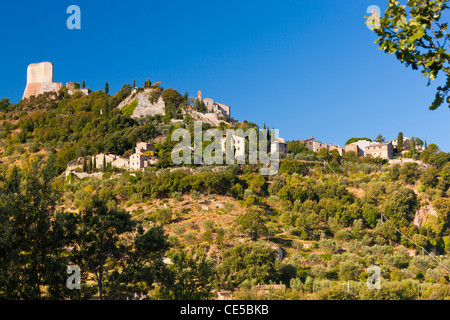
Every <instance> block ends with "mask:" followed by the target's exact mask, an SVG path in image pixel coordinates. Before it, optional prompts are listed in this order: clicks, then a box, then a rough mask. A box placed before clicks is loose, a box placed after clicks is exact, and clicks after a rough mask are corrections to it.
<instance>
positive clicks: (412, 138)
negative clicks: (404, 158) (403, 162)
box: [411, 137, 416, 155]
mask: <svg viewBox="0 0 450 320" xmlns="http://www.w3.org/2000/svg"><path fill="white" fill-rule="evenodd" d="M411 154H412V155H415V154H416V140H415V139H414V137H411Z"/></svg>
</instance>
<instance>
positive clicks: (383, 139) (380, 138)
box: [375, 133, 386, 143]
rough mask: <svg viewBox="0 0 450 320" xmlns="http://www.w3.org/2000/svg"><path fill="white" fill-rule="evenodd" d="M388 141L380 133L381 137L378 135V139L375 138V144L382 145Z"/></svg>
mask: <svg viewBox="0 0 450 320" xmlns="http://www.w3.org/2000/svg"><path fill="white" fill-rule="evenodd" d="M385 140H386V138H385V137H383V135H382V134H381V133H380V134H379V135H377V137H376V138H375V142H378V143H381V142H384V141H385Z"/></svg>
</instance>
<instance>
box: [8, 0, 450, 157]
mask: <svg viewBox="0 0 450 320" xmlns="http://www.w3.org/2000/svg"><path fill="white" fill-rule="evenodd" d="M386 2H387V0H340V1H335V0H314V1H311V0H309V1H306V0H296V1H293V0H289V1H287V0H286V1H285V0H279V1H261V0H260V1H254V0H238V1H236V0H209V1H203V0H202V1H197V0H192V1H185V0H183V1H162V0H160V1H152V0H145V1H133V0H130V1H84V0H71V1H65V0H59V1H45V0H41V1H28V0H22V1H2V2H1V3H0V30H1V32H0V41H1V44H2V46H1V49H0V70H1V74H0V98H2V97H8V98H10V99H11V100H12V101H13V102H18V101H19V100H20V98H21V96H22V94H23V90H24V89H25V85H26V68H27V66H28V64H30V63H33V62H41V61H51V62H52V63H53V65H54V81H56V82H63V83H66V82H68V81H75V82H81V81H82V80H85V81H86V85H87V86H88V87H90V88H91V89H92V90H94V91H95V90H103V88H104V84H105V81H108V83H109V87H110V94H113V93H115V92H117V91H118V90H120V88H121V86H122V85H123V84H125V83H128V84H131V83H132V81H133V79H136V83H137V85H143V83H144V81H145V79H147V77H150V79H151V81H152V82H156V81H161V82H162V85H163V87H165V88H169V87H171V88H175V89H177V90H178V91H180V92H181V93H182V94H183V93H184V92H186V91H188V92H189V95H190V96H196V94H197V91H198V90H202V92H203V97H210V98H213V99H214V100H216V101H218V102H221V103H225V104H228V105H230V106H231V112H232V116H233V117H234V118H236V119H238V120H247V121H251V122H255V123H257V124H258V125H261V126H262V125H263V124H264V123H266V124H268V125H269V126H270V127H275V128H277V129H279V130H280V136H281V137H284V138H285V139H287V140H293V139H300V138H307V137H310V136H314V137H316V138H317V139H318V140H320V141H322V142H327V143H330V142H332V143H333V144H341V145H343V144H345V141H347V139H349V138H351V137H355V136H357V137H369V138H375V137H376V136H377V135H378V134H379V133H381V134H383V135H384V136H385V137H386V138H387V139H388V140H392V139H395V138H396V137H397V134H398V132H399V131H402V132H403V133H404V135H405V136H408V137H410V136H416V137H420V138H421V139H423V140H427V142H428V143H431V142H434V143H436V144H438V145H439V147H440V148H441V149H442V150H443V151H446V152H448V151H450V140H449V126H448V120H449V117H450V110H449V109H448V108H447V107H446V106H445V105H443V106H441V107H440V108H439V109H438V110H436V111H429V110H428V106H429V105H430V104H431V102H432V101H433V98H434V94H435V87H436V86H437V85H438V84H440V83H441V81H442V78H440V77H438V79H437V80H436V81H435V82H436V83H434V84H433V85H432V86H430V87H427V86H426V84H427V80H426V79H425V78H423V77H422V75H421V73H420V72H417V71H415V72H414V71H412V70H410V69H405V67H404V65H401V64H400V63H399V62H398V61H397V60H396V58H395V57H394V56H391V55H388V54H385V53H384V52H382V51H379V50H378V48H377V46H376V45H375V44H374V41H375V40H376V35H375V34H374V33H373V32H371V31H370V30H369V29H368V28H367V27H366V25H365V24H364V22H365V19H364V15H366V10H367V8H368V7H369V6H370V5H378V6H380V7H381V9H382V10H383V9H384V8H385V6H386ZM72 4H75V5H78V6H79V7H80V8H81V27H82V29H81V30H69V29H67V27H66V20H67V18H68V17H69V14H67V13H66V9H67V7H68V6H69V5H72Z"/></svg>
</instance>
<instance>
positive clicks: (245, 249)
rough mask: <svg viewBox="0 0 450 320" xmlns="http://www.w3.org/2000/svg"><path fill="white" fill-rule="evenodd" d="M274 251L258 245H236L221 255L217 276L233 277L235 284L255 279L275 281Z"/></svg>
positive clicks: (258, 280)
mask: <svg viewBox="0 0 450 320" xmlns="http://www.w3.org/2000/svg"><path fill="white" fill-rule="evenodd" d="M275 260H276V251H275V250H274V249H272V248H270V247H266V246H263V245H261V244H258V243H249V244H238V245H236V246H234V247H233V248H231V249H228V250H225V251H224V252H223V253H222V263H221V264H220V265H219V269H218V272H219V275H225V277H226V276H228V275H235V280H234V281H235V283H236V284H240V283H241V282H242V281H244V280H246V279H256V281H257V282H260V283H268V282H269V280H275V279H276V264H275Z"/></svg>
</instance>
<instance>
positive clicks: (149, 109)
mask: <svg viewBox="0 0 450 320" xmlns="http://www.w3.org/2000/svg"><path fill="white" fill-rule="evenodd" d="M154 90H156V89H151V88H149V89H144V90H143V91H140V92H137V89H133V91H131V95H130V96H129V97H127V98H126V99H125V100H124V101H122V102H121V103H120V104H119V105H118V106H117V107H118V108H119V109H122V108H123V107H124V106H126V105H128V104H130V103H132V102H133V101H135V100H137V106H136V108H135V109H134V112H133V115H132V117H136V118H139V117H140V116H143V117H145V116H154V115H157V114H160V115H165V114H166V112H165V106H166V104H165V103H164V100H163V99H162V98H161V97H159V99H158V101H157V102H156V103H151V102H150V100H149V98H150V95H151V93H152V92H153V91H154Z"/></svg>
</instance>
